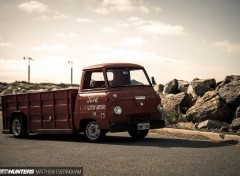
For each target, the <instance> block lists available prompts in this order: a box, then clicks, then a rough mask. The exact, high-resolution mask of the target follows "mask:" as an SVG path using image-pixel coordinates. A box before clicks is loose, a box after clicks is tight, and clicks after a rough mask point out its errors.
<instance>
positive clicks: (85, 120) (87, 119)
mask: <svg viewBox="0 0 240 176" xmlns="http://www.w3.org/2000/svg"><path fill="white" fill-rule="evenodd" d="M91 121H95V122H96V120H95V119H93V118H86V119H82V120H81V121H80V124H79V131H80V132H83V131H84V127H85V125H86V124H87V123H88V122H91Z"/></svg>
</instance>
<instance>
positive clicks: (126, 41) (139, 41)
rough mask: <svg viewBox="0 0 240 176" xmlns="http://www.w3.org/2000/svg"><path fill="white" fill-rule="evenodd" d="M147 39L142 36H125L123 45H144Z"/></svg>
mask: <svg viewBox="0 0 240 176" xmlns="http://www.w3.org/2000/svg"><path fill="white" fill-rule="evenodd" d="M144 43H145V40H144V39H142V38H140V37H131V38H124V39H123V40H122V43H121V45H123V46H127V47H131V46H142V45H144Z"/></svg>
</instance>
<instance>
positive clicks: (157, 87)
mask: <svg viewBox="0 0 240 176" xmlns="http://www.w3.org/2000/svg"><path fill="white" fill-rule="evenodd" d="M153 88H154V90H155V91H156V92H158V93H162V92H163V88H164V85H162V84H158V85H155V86H154V87H153Z"/></svg>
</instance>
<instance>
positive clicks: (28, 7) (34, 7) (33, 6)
mask: <svg viewBox="0 0 240 176" xmlns="http://www.w3.org/2000/svg"><path fill="white" fill-rule="evenodd" d="M18 8H19V9H20V10H22V11H25V12H27V13H35V14H43V15H41V16H40V17H38V19H61V18H67V15H65V14H63V13H60V12H58V11H57V10H52V9H50V8H49V7H48V6H47V5H45V4H43V3H41V2H38V1H30V2H23V3H21V4H19V5H18Z"/></svg>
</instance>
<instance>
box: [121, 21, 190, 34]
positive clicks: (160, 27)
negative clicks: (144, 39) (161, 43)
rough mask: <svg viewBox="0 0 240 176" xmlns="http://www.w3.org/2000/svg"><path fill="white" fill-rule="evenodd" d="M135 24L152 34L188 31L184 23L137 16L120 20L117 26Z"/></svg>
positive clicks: (144, 31) (142, 31)
mask: <svg viewBox="0 0 240 176" xmlns="http://www.w3.org/2000/svg"><path fill="white" fill-rule="evenodd" d="M132 26H135V27H136V29H137V30H138V31H140V32H141V33H145V34H150V35H172V36H177V35H186V34H187V33H186V31H185V29H184V27H183V26H182V25H171V24H167V23H164V22H162V21H153V20H145V19H142V18H140V17H137V16H133V17H130V18H128V19H127V20H124V21H121V22H118V24H117V27H119V28H121V27H132Z"/></svg>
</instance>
